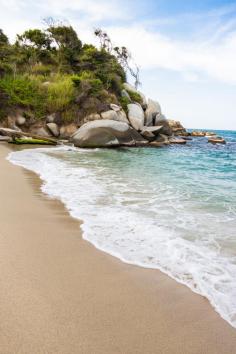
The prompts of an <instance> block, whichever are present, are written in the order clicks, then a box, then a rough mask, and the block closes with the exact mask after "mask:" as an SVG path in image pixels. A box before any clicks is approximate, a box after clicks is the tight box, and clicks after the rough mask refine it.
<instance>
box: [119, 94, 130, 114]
mask: <svg viewBox="0 0 236 354" xmlns="http://www.w3.org/2000/svg"><path fill="white" fill-rule="evenodd" d="M119 102H120V104H121V106H122V108H123V110H124V111H125V112H127V111H128V107H127V106H128V104H129V103H130V100H129V99H128V97H125V96H124V97H120V99H119Z"/></svg>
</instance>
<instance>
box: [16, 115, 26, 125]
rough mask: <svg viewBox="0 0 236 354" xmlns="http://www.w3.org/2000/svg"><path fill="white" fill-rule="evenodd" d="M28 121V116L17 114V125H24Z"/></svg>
mask: <svg viewBox="0 0 236 354" xmlns="http://www.w3.org/2000/svg"><path fill="white" fill-rule="evenodd" d="M25 122H26V118H25V117H22V116H17V117H16V124H17V125H20V126H21V125H24V124H25Z"/></svg>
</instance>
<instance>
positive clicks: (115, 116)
mask: <svg viewBox="0 0 236 354" xmlns="http://www.w3.org/2000/svg"><path fill="white" fill-rule="evenodd" d="M116 107H118V106H116ZM101 116H102V119H109V120H116V121H117V122H124V123H127V124H129V121H128V119H127V117H126V114H125V112H124V111H123V110H122V109H121V108H119V110H118V109H116V110H113V109H111V110H110V111H106V112H102V113H101Z"/></svg>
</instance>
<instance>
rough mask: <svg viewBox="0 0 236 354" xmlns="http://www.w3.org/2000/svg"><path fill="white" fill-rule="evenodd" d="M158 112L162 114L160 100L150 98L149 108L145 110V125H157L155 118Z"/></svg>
mask: <svg viewBox="0 0 236 354" xmlns="http://www.w3.org/2000/svg"><path fill="white" fill-rule="evenodd" d="M158 114H159V115H160V114H161V106H160V105H159V103H158V102H156V101H153V100H151V99H149V100H148V104H147V109H146V111H145V125H147V126H152V125H155V124H156V123H155V118H156V116H157V115H158Z"/></svg>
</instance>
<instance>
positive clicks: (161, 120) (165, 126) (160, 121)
mask: <svg viewBox="0 0 236 354" xmlns="http://www.w3.org/2000/svg"><path fill="white" fill-rule="evenodd" d="M154 123H155V126H160V125H162V129H161V131H160V132H161V133H162V134H165V135H169V136H171V135H172V129H171V127H170V125H169V122H168V119H166V117H165V116H164V115H163V114H157V115H156V117H155V122H154Z"/></svg>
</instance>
